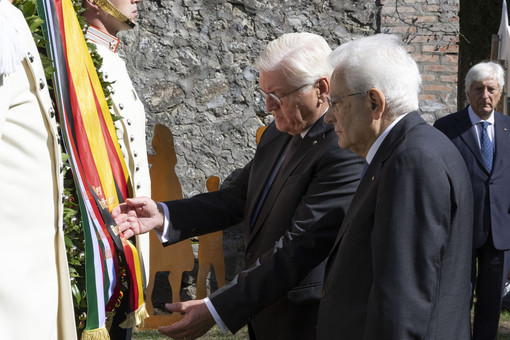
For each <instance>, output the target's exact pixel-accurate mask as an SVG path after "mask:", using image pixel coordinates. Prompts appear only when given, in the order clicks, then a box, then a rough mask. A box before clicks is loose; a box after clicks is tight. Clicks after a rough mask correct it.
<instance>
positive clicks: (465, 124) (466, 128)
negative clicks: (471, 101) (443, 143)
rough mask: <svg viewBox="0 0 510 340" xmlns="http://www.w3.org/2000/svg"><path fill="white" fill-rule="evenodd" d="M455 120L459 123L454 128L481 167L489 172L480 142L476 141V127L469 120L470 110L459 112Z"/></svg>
mask: <svg viewBox="0 0 510 340" xmlns="http://www.w3.org/2000/svg"><path fill="white" fill-rule="evenodd" d="M454 119H455V120H456V121H457V123H456V124H454V128H455V129H456V130H457V133H458V135H459V136H460V139H461V140H462V141H463V142H464V144H465V145H466V146H467V148H468V149H469V150H470V151H471V153H472V154H473V155H474V156H475V158H476V159H477V161H478V162H479V164H480V165H481V167H482V168H483V169H485V171H488V170H487V168H486V165H485V161H484V160H483V157H482V151H481V150H480V145H479V142H478V140H477V139H476V133H475V131H473V129H475V127H474V126H473V124H472V123H471V119H470V118H469V113H468V109H467V108H465V109H464V110H462V111H459V112H457V113H456V114H455V116H454Z"/></svg>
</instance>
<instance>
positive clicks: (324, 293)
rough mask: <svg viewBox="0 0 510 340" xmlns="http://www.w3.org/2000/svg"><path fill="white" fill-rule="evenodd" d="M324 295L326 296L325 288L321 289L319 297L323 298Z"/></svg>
mask: <svg viewBox="0 0 510 340" xmlns="http://www.w3.org/2000/svg"><path fill="white" fill-rule="evenodd" d="M325 296H326V290H325V289H323V290H322V294H321V298H324V297H325Z"/></svg>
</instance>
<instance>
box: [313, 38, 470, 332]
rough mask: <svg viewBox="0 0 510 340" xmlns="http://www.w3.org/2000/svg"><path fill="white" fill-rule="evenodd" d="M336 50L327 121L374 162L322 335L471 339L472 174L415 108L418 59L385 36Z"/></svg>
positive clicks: (337, 268)
mask: <svg viewBox="0 0 510 340" xmlns="http://www.w3.org/2000/svg"><path fill="white" fill-rule="evenodd" d="M330 60H331V62H332V64H333V66H334V67H335V70H334V72H333V75H332V78H331V99H330V109H329V110H328V112H327V113H326V118H325V120H326V121H327V122H329V123H332V124H333V125H334V126H335V131H336V133H337V134H338V137H339V138H338V144H339V145H340V147H342V148H350V149H351V150H352V151H354V152H355V153H356V154H358V155H360V156H362V157H365V158H366V161H367V163H369V165H368V168H367V169H366V172H365V174H364V176H363V178H362V180H361V182H360V184H359V187H358V189H357V191H356V194H355V195H354V198H353V200H352V203H351V206H350V207H349V210H348V211H347V215H346V216H345V218H344V220H343V223H342V226H341V228H340V231H339V234H338V237H337V239H336V241H335V244H334V246H333V250H332V252H331V254H330V255H329V259H328V262H327V266H326V277H325V280H324V291H323V298H322V300H321V303H320V306H319V319H318V339H321V340H331V339H342V340H350V339H352V340H360V339H374V340H375V339H377V340H385V339H388V340H395V339H398V340H403V339H449V340H451V339H462V340H465V339H469V316H470V315H469V302H468V301H467V300H468V299H469V290H470V287H469V282H467V281H468V280H469V275H470V269H471V266H470V265H471V264H470V254H471V238H472V236H471V234H472V229H471V227H470V224H471V223H472V205H473V197H472V190H471V185H470V183H469V173H468V171H467V169H466V165H465V163H464V161H463V159H462V156H461V155H460V153H459V152H458V150H457V149H456V148H455V146H454V145H453V144H452V143H451V142H450V141H449V140H448V139H447V138H446V137H445V136H444V135H443V134H441V133H440V132H439V131H437V130H436V129H434V128H433V127H432V126H430V125H428V124H427V123H426V122H425V121H424V120H423V119H422V118H421V117H420V115H419V114H418V112H417V111H416V110H417V109H418V92H419V88H420V83H421V77H420V74H419V71H418V67H417V65H416V63H415V62H414V60H413V59H412V58H411V57H410V56H409V54H408V53H407V52H406V50H405V49H404V48H403V46H401V45H400V43H399V41H398V38H397V37H395V36H391V35H385V34H378V35H375V36H371V37H366V38H361V39H358V40H354V41H351V42H348V43H346V44H343V45H341V46H340V47H338V48H337V49H336V50H335V51H334V52H333V53H332V56H331V58H330Z"/></svg>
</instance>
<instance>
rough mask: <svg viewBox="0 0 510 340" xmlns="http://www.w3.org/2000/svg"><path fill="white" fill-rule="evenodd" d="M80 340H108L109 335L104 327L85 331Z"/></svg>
mask: <svg viewBox="0 0 510 340" xmlns="http://www.w3.org/2000/svg"><path fill="white" fill-rule="evenodd" d="M81 340H110V334H108V331H107V330H106V328H105V327H101V328H96V329H86V330H84V331H83V333H82V335H81Z"/></svg>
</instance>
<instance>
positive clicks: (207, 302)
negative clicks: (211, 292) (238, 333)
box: [204, 297, 228, 334]
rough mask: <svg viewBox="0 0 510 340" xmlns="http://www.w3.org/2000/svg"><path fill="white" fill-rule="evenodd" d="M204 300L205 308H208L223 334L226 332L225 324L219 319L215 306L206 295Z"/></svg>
mask: <svg viewBox="0 0 510 340" xmlns="http://www.w3.org/2000/svg"><path fill="white" fill-rule="evenodd" d="M204 302H205V305H206V306H207V309H209V312H210V313H211V315H212V317H213V318H214V321H216V324H217V325H218V327H219V328H220V330H221V331H222V332H223V334H227V333H228V328H227V325H225V323H224V322H223V320H221V317H220V315H219V314H218V312H217V311H216V308H214V306H213V304H212V302H211V300H210V299H209V298H208V297H206V298H205V299H204Z"/></svg>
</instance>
